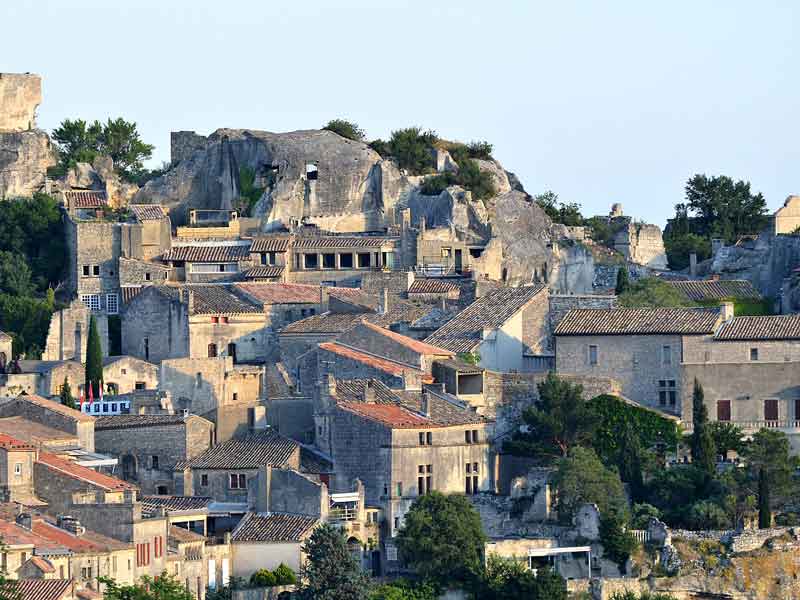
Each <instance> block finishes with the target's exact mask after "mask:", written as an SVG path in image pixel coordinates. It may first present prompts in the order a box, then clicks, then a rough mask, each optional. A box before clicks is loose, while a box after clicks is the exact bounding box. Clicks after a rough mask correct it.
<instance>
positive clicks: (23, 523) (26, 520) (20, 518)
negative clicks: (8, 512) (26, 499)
mask: <svg viewBox="0 0 800 600" xmlns="http://www.w3.org/2000/svg"><path fill="white" fill-rule="evenodd" d="M16 520H17V525H19V526H20V527H24V528H25V529H27V530H28V531H30V529H31V513H29V512H23V513H19V514H18V515H17V519H16Z"/></svg>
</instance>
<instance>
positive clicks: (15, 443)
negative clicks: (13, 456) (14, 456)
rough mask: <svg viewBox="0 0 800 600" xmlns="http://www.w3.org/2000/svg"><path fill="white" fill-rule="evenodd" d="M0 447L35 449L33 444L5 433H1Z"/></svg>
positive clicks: (6, 448) (7, 448)
mask: <svg viewBox="0 0 800 600" xmlns="http://www.w3.org/2000/svg"><path fill="white" fill-rule="evenodd" d="M0 448H4V449H5V450H35V447H34V446H33V445H32V444H29V443H28V442H23V441H22V440H19V439H17V438H15V437H11V436H10V435H8V434H5V433H0Z"/></svg>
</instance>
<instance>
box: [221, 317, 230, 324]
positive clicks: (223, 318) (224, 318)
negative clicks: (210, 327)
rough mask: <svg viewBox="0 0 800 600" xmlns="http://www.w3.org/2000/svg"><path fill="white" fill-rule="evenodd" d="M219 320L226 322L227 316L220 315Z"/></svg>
mask: <svg viewBox="0 0 800 600" xmlns="http://www.w3.org/2000/svg"><path fill="white" fill-rule="evenodd" d="M220 320H221V321H222V322H223V323H227V322H228V317H220Z"/></svg>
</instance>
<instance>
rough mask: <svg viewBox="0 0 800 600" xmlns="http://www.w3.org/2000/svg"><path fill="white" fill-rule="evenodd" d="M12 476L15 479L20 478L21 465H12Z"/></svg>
mask: <svg viewBox="0 0 800 600" xmlns="http://www.w3.org/2000/svg"><path fill="white" fill-rule="evenodd" d="M14 475H16V476H17V477H21V476H22V463H14Z"/></svg>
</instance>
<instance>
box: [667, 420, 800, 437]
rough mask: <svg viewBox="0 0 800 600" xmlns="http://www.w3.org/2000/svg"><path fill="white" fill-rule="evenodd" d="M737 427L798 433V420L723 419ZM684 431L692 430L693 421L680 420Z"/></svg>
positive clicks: (799, 426) (799, 428) (799, 430)
mask: <svg viewBox="0 0 800 600" xmlns="http://www.w3.org/2000/svg"><path fill="white" fill-rule="evenodd" d="M724 422H725V423H731V424H732V425H736V426H737V427H739V428H740V429H741V430H742V431H744V433H755V432H756V431H759V430H761V429H777V430H778V431H782V432H783V433H787V434H788V433H800V420H798V419H791V420H783V421H724ZM681 428H682V429H683V431H684V433H692V431H694V423H691V422H687V421H681Z"/></svg>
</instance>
